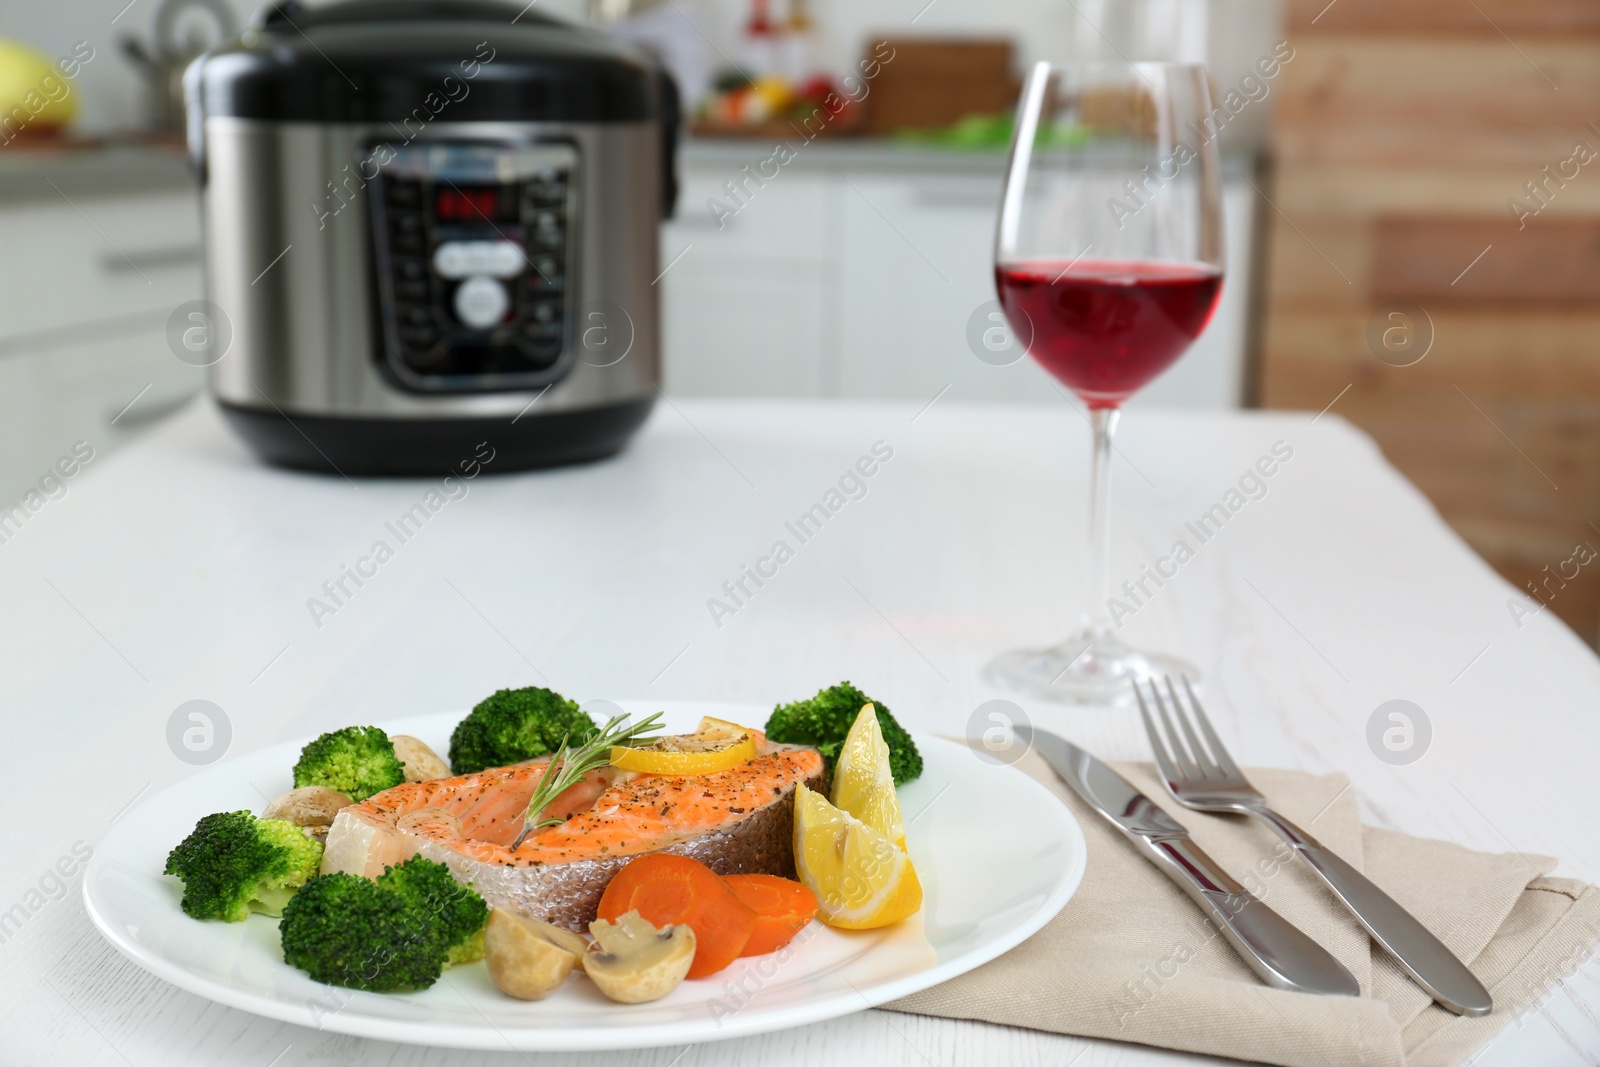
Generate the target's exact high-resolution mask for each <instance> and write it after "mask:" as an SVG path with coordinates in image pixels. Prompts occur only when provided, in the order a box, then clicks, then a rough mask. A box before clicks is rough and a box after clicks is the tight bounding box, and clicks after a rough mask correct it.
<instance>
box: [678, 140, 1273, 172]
mask: <svg viewBox="0 0 1600 1067" xmlns="http://www.w3.org/2000/svg"><path fill="white" fill-rule="evenodd" d="M778 143H779V141H778V140H776V139H773V138H764V137H687V138H685V139H684V141H683V154H682V160H683V162H684V163H685V164H686V165H691V166H703V167H713V168H717V169H719V170H727V171H728V172H729V173H730V176H731V174H732V173H733V172H736V171H737V170H738V169H739V168H740V167H741V166H743V165H744V164H746V163H749V164H752V165H754V164H756V163H759V162H760V161H761V160H764V159H766V158H768V157H769V156H771V155H772V154H773V152H774V150H775V149H776V148H777V146H778ZM782 143H784V144H787V145H789V147H790V148H791V149H793V150H794V153H795V154H794V159H793V161H792V162H790V163H785V164H784V167H786V168H787V167H790V166H795V165H798V166H800V167H801V169H804V170H809V169H817V170H828V171H869V172H876V173H883V172H888V173H901V172H905V173H914V174H929V173H932V174H980V175H993V176H994V177H995V179H996V180H998V179H1000V178H1001V177H1003V176H1004V174H1005V169H1006V158H1007V156H1008V154H1009V151H1010V150H1009V148H1008V147H1007V146H1005V145H999V146H994V147H985V148H957V147H952V146H942V145H933V144H925V143H922V142H918V141H900V140H892V139H888V138H882V137H855V136H847V135H840V136H823V137H819V138H818V139H816V140H812V141H807V140H806V139H805V136H804V134H803V133H801V132H798V130H797V132H796V133H795V134H794V135H793V136H790V137H786V138H783V139H782ZM1254 159H1255V157H1254V156H1253V155H1251V154H1250V153H1242V152H1241V153H1233V152H1228V153H1224V154H1223V157H1222V164H1223V168H1222V169H1223V174H1224V176H1225V177H1228V178H1234V177H1239V176H1242V175H1246V174H1251V173H1253V172H1252V171H1251V169H1250V168H1251V167H1252V166H1253V165H1254Z"/></svg>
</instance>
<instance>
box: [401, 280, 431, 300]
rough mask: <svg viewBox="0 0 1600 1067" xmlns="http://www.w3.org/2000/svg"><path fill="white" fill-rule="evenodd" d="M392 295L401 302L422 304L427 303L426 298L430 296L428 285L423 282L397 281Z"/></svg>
mask: <svg viewBox="0 0 1600 1067" xmlns="http://www.w3.org/2000/svg"><path fill="white" fill-rule="evenodd" d="M394 295H395V296H397V297H399V298H400V299H401V300H410V301H413V302H414V303H419V304H423V303H427V301H428V297H429V296H431V295H432V294H431V293H430V292H429V291H428V283H427V282H425V281H421V282H417V281H399V282H395V284H394Z"/></svg>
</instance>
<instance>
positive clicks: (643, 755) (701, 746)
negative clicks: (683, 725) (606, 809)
mask: <svg viewBox="0 0 1600 1067" xmlns="http://www.w3.org/2000/svg"><path fill="white" fill-rule="evenodd" d="M755 758H756V739H755V737H754V736H752V735H751V733H750V731H749V730H747V729H745V728H744V727H743V726H740V725H739V724H738V723H732V722H726V721H724V720H722V719H713V718H712V717H711V716H709V715H707V716H705V717H704V718H702V719H701V720H700V728H699V729H698V730H696V731H695V732H694V733H692V734H674V735H672V736H670V737H657V738H653V739H651V740H650V741H648V742H646V743H644V744H642V745H639V746H637V747H634V748H625V747H622V746H620V745H619V746H618V747H616V748H613V749H612V750H611V765H612V766H613V767H618V768H620V769H622V770H625V771H637V772H639V773H640V774H673V775H679V776H683V775H694V774H715V773H717V772H718V771H725V770H728V769H729V768H731V767H737V766H739V764H741V763H748V762H749V761H750V760H753V759H755Z"/></svg>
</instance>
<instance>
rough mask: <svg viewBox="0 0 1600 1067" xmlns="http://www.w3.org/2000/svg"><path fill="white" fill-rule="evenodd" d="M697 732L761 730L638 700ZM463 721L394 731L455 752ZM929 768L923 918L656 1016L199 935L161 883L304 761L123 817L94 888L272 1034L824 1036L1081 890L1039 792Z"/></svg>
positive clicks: (939, 978)
mask: <svg viewBox="0 0 1600 1067" xmlns="http://www.w3.org/2000/svg"><path fill="white" fill-rule="evenodd" d="M621 704H622V707H623V708H624V709H625V710H627V711H629V712H632V713H635V714H638V713H640V712H646V711H657V710H660V711H664V712H665V713H666V717H667V725H668V726H669V727H670V728H672V729H674V730H689V729H692V728H693V727H694V725H695V724H696V723H697V722H698V721H699V718H700V716H701V715H702V714H712V715H716V716H717V717H719V718H724V719H730V720H732V721H734V722H754V723H759V722H764V721H765V720H766V717H767V714H768V711H769V709H768V708H765V707H754V706H750V705H710V704H693V705H691V704H681V703H680V704H661V703H649V704H647V703H644V702H641V701H623V702H621ZM461 716H462V713H460V712H451V713H446V714H440V715H425V716H419V717H417V718H411V719H403V720H397V721H394V722H388V723H379V725H381V726H383V727H384V728H385V729H387V730H389V731H390V732H391V733H406V734H413V735H415V736H417V737H420V738H422V739H423V740H424V741H426V742H428V743H429V744H430V745H433V746H434V748H435V749H437V750H438V751H439V752H441V753H443V752H445V751H446V750H447V748H448V743H449V737H450V731H451V730H452V729H453V728H454V726H455V724H456V723H457V722H459V721H460V719H461ZM916 740H917V745H918V747H919V748H920V749H921V751H922V755H923V759H924V761H925V768H924V770H923V773H922V776H921V777H920V778H918V779H917V780H916V781H914V782H911V783H908V784H907V785H906V786H905V787H904V788H903V789H902V790H901V793H900V800H901V804H902V806H903V807H904V810H905V815H906V820H907V831H906V834H907V837H908V839H909V844H910V849H911V857H912V859H913V861H914V862H915V864H916V868H917V874H918V876H919V878H920V879H921V881H922V887H923V892H924V902H923V909H922V912H921V914H920V915H918V916H914V917H912V918H911V919H908V920H906V921H905V922H903V923H899V924H897V925H896V926H893V927H889V928H887V929H883V930H871V931H862V932H855V933H852V932H846V931H840V930H834V929H831V928H828V927H824V926H822V925H821V924H819V923H813V924H812V925H811V926H810V927H808V928H807V929H806V930H805V931H802V932H801V934H800V936H799V937H798V938H797V939H796V941H795V942H794V943H793V945H794V951H792V952H789V953H785V952H783V951H780V952H777V953H773V954H771V955H768V956H758V957H752V958H749V959H743V960H738V961H736V962H735V963H734V964H733V965H732V966H730V967H728V968H727V969H726V970H724V971H722V972H720V973H718V974H716V975H714V976H712V977H709V978H706V979H702V980H699V981H693V982H684V983H683V984H682V985H681V986H679V987H678V988H677V989H676V990H675V991H673V992H672V993H671V994H670V995H668V996H667V997H666V998H664V999H662V1000H659V1001H656V1002H655V1003H652V1004H636V1005H623V1004H614V1003H612V1002H611V1001H608V1000H606V999H605V998H604V997H602V996H601V995H600V994H599V993H598V992H597V991H596V990H595V989H594V987H593V986H592V985H590V984H589V983H588V982H586V981H584V980H583V979H582V978H581V977H578V978H573V979H571V980H569V981H568V982H567V983H566V984H565V985H564V986H563V987H562V988H561V989H560V990H558V991H557V992H556V993H555V994H553V995H552V996H550V997H549V998H547V999H545V1000H542V1001H537V1002H531V1003H530V1002H524V1001H518V1000H513V999H512V998H510V997H507V996H505V995H504V994H502V993H501V992H500V991H499V990H497V989H496V988H495V987H494V985H493V983H492V982H490V980H489V975H488V971H487V969H486V968H485V967H484V965H483V964H482V963H474V964H470V965H468V966H464V967H456V968H452V969H450V970H447V971H446V972H445V973H444V976H443V977H442V978H441V979H440V980H439V981H438V982H437V983H436V984H435V985H434V986H433V987H432V988H431V989H427V990H425V991H423V992H420V993H363V992H357V991H355V990H348V989H341V988H339V987H337V986H327V985H322V984H321V983H318V982H313V981H312V980H311V979H310V978H308V977H306V976H305V975H304V974H303V973H301V972H300V971H298V970H296V969H295V968H293V967H290V966H289V965H288V964H286V963H284V962H283V954H282V952H281V951H280V949H279V947H278V922H277V920H276V919H272V918H269V917H267V916H264V915H252V916H251V917H250V918H249V919H246V920H245V921H244V922H242V923H223V922H197V921H196V920H194V919H191V918H189V917H188V916H186V915H184V914H183V913H182V912H181V911H180V910H179V909H178V899H179V896H180V895H181V891H182V887H181V886H180V884H179V883H178V881H177V879H174V878H168V877H165V876H163V875H162V874H161V869H162V867H163V866H164V865H165V863H166V857H167V853H168V851H169V850H171V848H172V846H173V845H175V844H177V843H178V842H179V841H181V840H182V839H183V838H184V837H185V836H186V835H187V834H188V833H189V831H190V830H192V829H193V828H194V824H195V822H196V820H198V819H199V818H200V817H201V816H202V815H206V814H209V813H211V812H215V811H232V810H241V809H245V808H248V809H250V810H252V811H260V810H261V809H262V807H263V806H265V803H266V798H270V797H274V796H277V795H278V794H279V793H281V792H283V791H284V790H286V789H288V788H289V787H290V785H291V780H290V773H289V772H290V768H291V767H292V766H293V765H294V761H295V759H296V757H297V756H298V754H299V751H300V748H301V746H302V745H303V743H304V742H299V743H294V744H284V745H274V746H273V747H271V748H267V749H263V750H262V751H260V752H254V753H251V754H250V755H248V756H243V757H240V758H238V759H232V760H227V761H224V762H222V763H219V764H216V765H215V766H212V767H208V768H206V769H205V770H203V771H200V772H198V773H196V774H195V775H193V776H192V777H190V778H188V779H186V780H184V781H182V782H179V783H177V784H176V785H174V786H172V787H171V788H169V789H166V790H164V791H163V792H161V793H159V794H157V795H156V796H153V797H151V798H150V799H149V800H147V801H145V802H144V803H143V804H141V805H139V807H137V808H135V809H134V810H132V811H130V812H128V813H127V814H126V815H124V816H123V817H122V818H121V819H119V820H118V821H117V823H116V824H115V825H114V826H113V827H112V828H111V831H110V832H109V833H108V834H107V835H106V837H105V840H104V841H102V842H101V843H100V844H99V845H97V846H96V847H95V851H94V858H93V859H92V860H91V861H90V863H89V869H88V872H87V873H86V875H85V877H84V883H83V897H84V903H85V904H86V905H87V907H88V911H89V916H90V918H91V919H93V920H94V924H95V925H96V926H97V927H99V929H100V932H101V933H102V934H104V935H105V937H106V939H107V940H108V941H110V942H111V943H112V944H113V945H115V946H116V947H117V949H118V950H120V951H121V952H122V953H123V954H124V955H126V956H127V957H128V958H129V959H131V960H133V962H135V963H137V964H138V965H139V966H141V967H143V968H144V969H145V970H147V971H149V972H150V973H152V974H154V975H156V976H157V977H159V978H162V979H165V980H166V981H168V982H171V983H172V984H173V985H176V986H178V987H179V988H181V989H186V990H188V991H189V992H191V993H198V994H199V995H200V996H203V997H208V998H210V999H211V1000H214V1001H217V1002H218V1003H220V1004H226V1005H229V1006H230V1007H235V1008H242V1009H244V1010H245V1011H249V1012H254V1013H256V1014H257V1015H265V1016H267V1017H268V1018H272V1019H282V1020H284V1021H287V1022H292V1023H299V1024H301V1025H303V1026H314V1027H318V1028H320V1029H324V1030H332V1031H337V1032H339V1033H346V1034H355V1035H358V1036H360V1037H372V1038H381V1039H383V1040H386V1041H405V1042H411V1043H414V1044H420V1045H442V1046H448V1047H453V1048H472V1049H486V1050H503V1049H518V1050H565V1049H624V1048H641V1047H649V1046H656V1045H681V1044H688V1043H691V1042H699V1041H716V1040H720V1039H723V1038H729V1037H740V1036H744V1035H747V1034H758V1033H764V1032H766V1031H769V1030H781V1029H784V1028H786V1027H791V1026H800V1025H802V1024H805V1023H813V1022H819V1021H821V1020H823V1019H831V1018H835V1017H837V1016H840V1015H848V1014H850V1013H851V1012H855V1011H860V1010H861V1009H863V1008H866V1007H870V1006H874V1005H878V1004H883V1003H885V1002H887V1001H890V1000H894V999H895V998H897V997H903V996H905V995H907V994H909V993H915V992H917V991H918V990H921V989H926V988H928V987H929V986H934V985H938V984H939V983H940V982H944V981H947V980H949V979H951V978H954V977H955V976H956V975H958V974H962V973H964V972H966V971H970V970H972V969H973V968H974V967H977V966H979V965H980V964H983V963H986V962H988V961H989V960H992V959H994V958H995V957H996V956H998V955H1000V954H1001V953H1002V952H1005V951H1006V950H1007V949H1010V948H1012V947H1014V946H1015V945H1017V944H1019V943H1021V942H1022V941H1023V940H1024V939H1026V938H1027V937H1029V936H1030V935H1031V934H1033V933H1034V932H1035V931H1037V930H1038V929H1039V928H1040V927H1042V926H1044V924H1045V923H1047V922H1049V921H1050V919H1051V918H1053V917H1054V916H1055V914H1056V913H1057V912H1058V911H1060V910H1061V908H1062V906H1063V905H1064V904H1066V902H1067V899H1068V898H1069V897H1070V896H1071V895H1072V893H1073V891H1074V890H1075V889H1076V888H1077V887H1078V881H1079V879H1081V878H1082V877H1083V865H1084V855H1085V851H1084V841H1083V832H1082V831H1081V830H1080V829H1079V828H1078V824H1077V822H1076V821H1075V820H1074V819H1073V818H1072V816H1071V814H1070V813H1068V811H1067V809H1066V806H1065V805H1063V804H1062V803H1061V802H1060V801H1059V800H1057V799H1056V798H1055V797H1054V796H1052V795H1051V794H1050V792H1049V791H1048V790H1046V789H1045V788H1044V787H1042V786H1041V785H1039V784H1038V783H1037V782H1035V781H1033V780H1032V779H1031V778H1029V777H1028V776H1027V775H1025V774H1022V773H1021V772H1019V771H1016V770H1014V769H1012V768H1010V767H1004V766H997V765H994V764H990V763H987V762H985V761H983V760H981V759H979V758H978V756H977V755H975V754H974V753H973V752H971V751H969V750H967V749H966V748H965V747H963V746H961V745H958V744H956V743H954V742H951V741H945V740H941V739H939V738H936V737H930V736H925V735H919V736H918V737H917V739H916Z"/></svg>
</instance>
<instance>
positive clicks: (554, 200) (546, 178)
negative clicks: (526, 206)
mask: <svg viewBox="0 0 1600 1067" xmlns="http://www.w3.org/2000/svg"><path fill="white" fill-rule="evenodd" d="M566 199H567V175H566V172H564V171H556V170H541V171H540V172H539V173H537V174H535V175H534V176H533V178H532V180H531V181H529V182H528V202H529V203H530V204H532V205H534V206H536V207H537V206H544V205H550V204H561V203H565V202H566Z"/></svg>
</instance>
